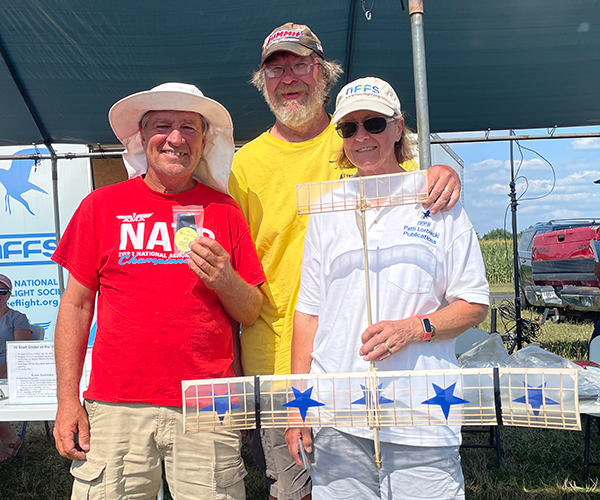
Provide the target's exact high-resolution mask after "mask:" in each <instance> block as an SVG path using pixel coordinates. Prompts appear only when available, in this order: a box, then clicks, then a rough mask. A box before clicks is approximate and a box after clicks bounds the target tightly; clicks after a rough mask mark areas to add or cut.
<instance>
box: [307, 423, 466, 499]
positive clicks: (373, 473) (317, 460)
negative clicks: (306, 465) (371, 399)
mask: <svg viewBox="0 0 600 500" xmlns="http://www.w3.org/2000/svg"><path fill="white" fill-rule="evenodd" d="M313 449H314V457H313V460H311V462H313V465H312V467H311V470H310V475H311V478H312V482H313V499H314V500H343V499H348V500H350V499H357V498H360V499H361V500H371V499H373V500H375V499H377V500H379V499H385V500H388V499H389V500H392V499H393V500H421V499H423V500H424V499H427V500H438V499H439V500H451V499H452V500H454V499H464V498H465V488H464V478H463V474H462V468H461V466H460V454H459V452H458V447H457V446H447V447H446V446H445V447H437V448H425V447H419V446H404V445H398V444H393V443H381V458H382V465H381V470H378V469H377V466H376V464H375V459H374V456H375V448H374V444H373V441H372V440H371V439H364V438H360V437H356V436H352V435H350V434H346V433H343V432H340V431H338V430H336V429H332V428H323V429H320V430H319V431H318V432H317V434H316V436H315V439H314V444H313Z"/></svg>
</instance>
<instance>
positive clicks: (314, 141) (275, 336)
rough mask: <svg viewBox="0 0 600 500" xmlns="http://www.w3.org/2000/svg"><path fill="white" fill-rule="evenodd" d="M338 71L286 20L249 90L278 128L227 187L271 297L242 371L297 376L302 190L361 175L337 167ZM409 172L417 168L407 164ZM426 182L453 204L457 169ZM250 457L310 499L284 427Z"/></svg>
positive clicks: (248, 341) (278, 493)
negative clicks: (334, 106)
mask: <svg viewBox="0 0 600 500" xmlns="http://www.w3.org/2000/svg"><path fill="white" fill-rule="evenodd" d="M341 74H342V68H341V66H340V64H339V63H337V62H335V61H328V60H327V59H325V54H324V50H323V46H322V44H321V41H320V40H319V38H318V37H317V36H316V35H315V34H314V32H313V31H312V30H311V29H310V28H309V27H308V26H305V25H302V24H296V23H291V22H290V23H286V24H284V25H282V26H279V27H278V28H275V29H274V30H273V31H272V32H271V33H270V34H269V36H267V38H265V41H264V43H263V46H262V53H261V60H260V68H259V69H258V71H256V72H255V73H254V76H253V78H252V84H253V85H254V86H255V87H256V88H257V89H258V90H259V91H260V92H261V93H262V94H263V97H264V98H265V100H266V102H267V104H268V105H269V108H270V109H271V111H272V112H273V114H274V115H275V124H274V125H273V127H272V128H271V129H270V130H268V131H266V132H264V133H263V134H261V135H260V136H259V137H257V138H256V139H254V140H253V141H251V142H249V143H248V144H246V145H245V146H244V147H243V148H241V149H240V151H238V152H237V153H236V155H235V158H234V161H233V169H232V172H231V178H230V182H229V191H230V193H231V195H232V196H233V197H234V198H235V199H236V201H237V202H238V203H239V204H240V207H241V209H242V211H243V212H244V215H245V216H246V219H247V220H248V225H249V226H250V232H251V234H252V238H253V239H254V243H255V245H256V248H257V251H258V256H259V258H260V260H261V263H262V265H263V268H264V270H265V274H266V276H267V283H266V284H265V286H264V287H263V292H264V293H265V295H266V297H267V300H265V301H264V302H263V305H262V308H261V311H260V316H259V318H258V320H257V321H256V322H255V323H254V324H252V325H251V326H250V325H243V326H242V362H243V365H244V373H245V375H257V374H259V375H265V374H266V375H268V374H272V373H274V372H275V373H277V374H287V373H290V351H291V339H292V325H293V317H294V310H295V308H296V298H297V296H298V290H299V287H300V265H301V262H302V249H303V245H304V233H305V231H306V224H307V221H308V216H298V214H297V212H296V185H297V184H299V183H305V182H315V181H326V180H335V179H339V178H340V177H345V176H351V175H353V174H354V173H355V170H353V169H352V170H347V171H345V172H342V171H340V169H339V168H337V166H336V162H335V159H336V157H337V155H338V153H339V152H340V150H341V148H342V140H341V138H340V137H339V136H338V134H337V133H336V131H335V125H334V124H333V123H332V121H331V117H330V115H329V114H328V113H327V112H326V111H325V105H326V104H327V103H328V102H329V95H328V94H329V91H330V90H331V88H332V87H333V86H334V85H335V83H336V82H337V80H338V78H339V77H340V75H341ZM403 168H404V169H405V170H412V169H415V168H418V165H417V164H416V163H415V162H414V161H410V162H407V164H406V165H403ZM428 176H429V191H430V199H431V203H430V206H431V213H432V214H433V213H436V212H438V211H440V210H448V209H449V208H451V207H452V206H454V205H455V204H456V202H457V201H458V199H459V194H460V180H459V178H458V175H457V174H456V172H454V171H453V170H452V169H451V168H450V167H447V166H440V165H436V166H433V167H431V169H430V170H429V174H428ZM261 448H262V449H261ZM252 453H253V455H254V458H255V460H256V461H257V463H259V464H262V466H263V469H264V470H265V473H266V476H267V478H268V479H267V481H268V483H269V487H270V495H271V498H277V499H278V500H301V499H307V498H309V495H310V489H311V486H310V478H309V476H308V474H307V473H306V471H304V470H303V469H301V468H300V467H298V466H297V465H295V464H294V461H293V460H292V459H291V457H290V456H289V453H288V451H287V445H286V443H285V440H284V438H283V430H282V429H263V430H261V431H256V432H253V433H252Z"/></svg>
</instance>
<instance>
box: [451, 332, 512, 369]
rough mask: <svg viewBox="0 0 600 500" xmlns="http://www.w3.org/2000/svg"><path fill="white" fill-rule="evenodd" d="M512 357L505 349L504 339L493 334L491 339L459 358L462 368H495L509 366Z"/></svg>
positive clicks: (480, 343)
mask: <svg viewBox="0 0 600 500" xmlns="http://www.w3.org/2000/svg"><path fill="white" fill-rule="evenodd" d="M510 361H511V360H510V356H509V355H508V353H507V352H506V349H505V348H504V344H503V343H502V337H500V335H499V334H498V333H491V334H490V336H489V338H488V339H486V340H484V341H483V342H479V343H478V344H475V345H474V346H473V347H472V348H471V349H469V350H468V351H467V352H465V353H464V354H463V355H462V356H460V357H459V358H458V366H460V367H461V368H493V367H496V366H509V365H510Z"/></svg>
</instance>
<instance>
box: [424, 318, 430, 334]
mask: <svg viewBox="0 0 600 500" xmlns="http://www.w3.org/2000/svg"><path fill="white" fill-rule="evenodd" d="M423 328H425V331H426V332H427V333H431V332H432V329H431V322H430V321H429V318H423Z"/></svg>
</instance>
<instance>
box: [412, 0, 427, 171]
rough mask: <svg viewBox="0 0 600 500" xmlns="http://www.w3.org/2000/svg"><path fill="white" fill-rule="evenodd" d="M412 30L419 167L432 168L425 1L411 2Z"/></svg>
mask: <svg viewBox="0 0 600 500" xmlns="http://www.w3.org/2000/svg"><path fill="white" fill-rule="evenodd" d="M408 10H409V13H410V28H411V37H412V49H413V71H414V74H415V100H416V106H417V133H418V135H419V166H420V168H421V170H427V169H428V168H429V167H430V166H431V150H430V140H429V102H428V98H427V64H426V61H425V34H424V30H423V0H409V2H408Z"/></svg>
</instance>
